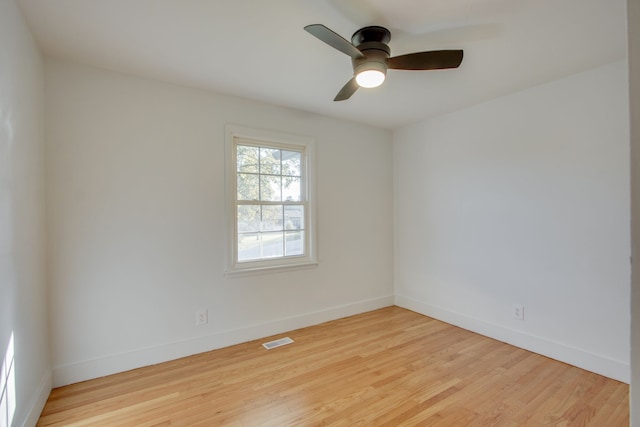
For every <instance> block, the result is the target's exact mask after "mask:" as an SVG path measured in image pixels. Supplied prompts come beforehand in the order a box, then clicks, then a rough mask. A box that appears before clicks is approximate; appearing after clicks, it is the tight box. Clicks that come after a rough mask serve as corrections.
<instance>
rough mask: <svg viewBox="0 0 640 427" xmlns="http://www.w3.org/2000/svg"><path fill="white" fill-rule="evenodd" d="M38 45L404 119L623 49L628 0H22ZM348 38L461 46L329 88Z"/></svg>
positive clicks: (239, 90)
mask: <svg viewBox="0 0 640 427" xmlns="http://www.w3.org/2000/svg"><path fill="white" fill-rule="evenodd" d="M18 2H19V4H20V6H21V8H22V10H23V12H24V14H25V16H26V18H27V21H28V23H29V25H30V26H31V29H32V31H33V32H34V34H35V36H36V39H37V40H38V43H39V44H40V46H41V48H42V49H43V51H44V52H45V53H46V54H47V55H50V56H54V57H61V58H66V59H69V60H72V61H76V62H81V63H85V64H89V65H93V66H97V67H101V68H106V69H111V70H116V71H121V72H125V73H130V74H134V75H139V76H145V77H150V78H154V79H160V80H163V81H167V82H172V83H177V84H183V85H188V86H193V87H198V88H204V89H208V90H212V91H215V92H221V93H226V94H233V95H238V96H242V97H246V98H251V99H256V100H260V101H265V102H269V103H273V104H277V105H282V106H287V107H292V108H297V109H301V110H306V111H311V112H315V113H320V114H325V115H329V116H334V117H340V118H344V119H349V120H354V121H358V122H362V123H367V124H371V125H373V126H378V127H383V128H389V129H393V128H397V127H400V126H403V125H406V124H408V123H411V122H415V121H418V120H421V119H424V118H427V117H429V116H431V115H434V114H439V113H443V112H449V111H453V110H455V109H459V108H462V107H466V106H469V105H473V104H476V103H478V102H482V101H484V100H488V99H491V98H495V97H497V96H501V95H504V94H507V93H510V92H513V91H517V90H520V89H523V88H526V87H530V86H532V85H535V84H539V83H543V82H546V81H549V80H552V79H556V78H559V77H562V76H565V75H569V74H572V73H575V72H579V71H582V70H586V69H588V68H591V67H594V66H597V65H601V64H605V63H608V62H611V61H615V60H620V59H623V58H625V57H626V25H625V24H626V1H625V0H394V1H389V0H269V1H266V0H18ZM316 23H320V24H324V25H326V26H328V27H329V28H331V29H333V30H334V31H336V32H337V33H339V34H340V35H342V36H343V37H345V38H346V39H348V40H349V39H350V38H351V34H352V33H353V32H354V31H355V30H357V29H358V28H360V27H363V26H365V25H382V26H385V27H387V28H389V29H390V30H391V34H392V38H391V42H390V43H389V46H390V47H391V54H392V56H393V55H399V54H404V53H409V52H413V51H422V50H432V49H450V48H456V49H457V48H462V49H464V53H465V57H464V60H463V62H462V65H461V67H460V68H459V69H456V70H439V71H398V70H390V71H389V73H388V76H387V81H386V82H385V83H384V85H383V86H381V87H379V88H376V89H360V90H359V91H358V92H357V93H356V94H355V95H354V96H353V97H352V98H351V99H350V100H348V101H343V102H333V97H334V96H335V94H336V93H337V92H338V90H339V89H340V88H341V87H342V86H343V85H344V83H346V81H347V80H349V78H351V75H352V69H351V61H350V58H349V57H348V56H346V55H344V54H342V53H340V52H338V51H337V50H334V49H332V48H330V47H329V46H327V45H325V44H323V43H322V42H320V41H319V40H317V39H316V38H314V37H313V36H311V35H310V34H308V33H306V32H305V31H304V30H303V27H304V26H305V25H308V24H316Z"/></svg>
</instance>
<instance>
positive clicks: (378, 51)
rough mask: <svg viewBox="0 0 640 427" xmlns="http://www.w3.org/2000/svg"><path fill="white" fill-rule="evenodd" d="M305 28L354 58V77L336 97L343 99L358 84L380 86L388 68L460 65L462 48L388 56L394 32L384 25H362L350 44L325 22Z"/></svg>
mask: <svg viewBox="0 0 640 427" xmlns="http://www.w3.org/2000/svg"><path fill="white" fill-rule="evenodd" d="M304 29H305V30H306V31H307V32H308V33H309V34H311V35H313V36H315V37H317V38H318V39H320V40H321V41H323V42H325V43H326V44H328V45H329V46H331V47H333V48H335V49H337V50H339V51H340V52H342V53H345V54H347V55H349V56H350V57H351V62H352V64H353V77H352V78H351V80H349V81H348V82H347V84H346V85H344V86H343V87H342V89H340V92H338V94H337V95H336V97H335V98H334V99H333V100H334V101H344V100H346V99H349V98H350V97H351V95H353V94H354V93H355V91H356V90H358V88H359V87H365V88H371V87H377V86H380V85H381V84H382V82H384V79H385V77H386V75H387V69H389V68H390V69H393V70H441V69H445V68H458V67H459V66H460V63H461V62H462V50H433V51H428V52H414V53H408V54H406V55H400V56H394V57H389V55H390V53H391V50H390V49H389V46H388V45H387V43H389V40H391V33H390V32H389V30H387V29H386V28H384V27H379V26H369V27H364V28H360V29H359V30H358V31H356V32H355V33H353V36H351V43H349V42H348V41H347V40H346V39H344V38H343V37H342V36H340V35H339V34H337V33H335V32H333V31H332V30H330V29H329V28H327V27H325V26H324V25H322V24H313V25H307V26H306V27H304Z"/></svg>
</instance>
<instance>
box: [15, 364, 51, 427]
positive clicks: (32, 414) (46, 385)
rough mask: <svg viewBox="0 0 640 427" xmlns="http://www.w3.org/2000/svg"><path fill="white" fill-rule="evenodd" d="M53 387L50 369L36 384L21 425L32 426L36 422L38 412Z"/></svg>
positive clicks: (40, 410) (38, 415) (24, 426)
mask: <svg viewBox="0 0 640 427" xmlns="http://www.w3.org/2000/svg"><path fill="white" fill-rule="evenodd" d="M52 387H53V383H52V375H51V371H47V372H46V373H45V375H44V376H43V377H42V379H41V380H40V384H38V389H37V393H36V395H35V396H34V397H33V399H32V400H31V403H30V405H29V406H28V410H27V415H26V417H25V419H24V421H23V422H22V427H33V426H35V425H36V424H37V423H38V419H39V418H40V414H41V413H42V410H43V409H44V405H45V404H46V403H47V399H48V398H49V394H50V393H51V389H52Z"/></svg>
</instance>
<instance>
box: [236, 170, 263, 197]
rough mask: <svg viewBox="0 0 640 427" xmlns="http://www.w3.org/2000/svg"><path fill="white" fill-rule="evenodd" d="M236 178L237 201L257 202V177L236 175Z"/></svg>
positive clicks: (244, 174) (242, 174)
mask: <svg viewBox="0 0 640 427" xmlns="http://www.w3.org/2000/svg"><path fill="white" fill-rule="evenodd" d="M236 175H237V176H238V181H237V185H238V200H258V199H259V188H260V187H259V185H258V183H259V182H260V180H259V179H258V177H259V175H252V174H247V173H239V174H236Z"/></svg>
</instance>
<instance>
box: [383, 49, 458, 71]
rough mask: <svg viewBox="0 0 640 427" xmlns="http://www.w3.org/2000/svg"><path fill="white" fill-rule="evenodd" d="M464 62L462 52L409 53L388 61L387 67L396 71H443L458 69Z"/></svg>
mask: <svg viewBox="0 0 640 427" xmlns="http://www.w3.org/2000/svg"><path fill="white" fill-rule="evenodd" d="M461 62H462V50H432V51H429V52H416V53H408V54H406V55H400V56H394V57H393V58H389V59H387V65H388V67H389V68H391V69H394V70H441V69H444V68H458V67H459V66H460V63H461Z"/></svg>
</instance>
